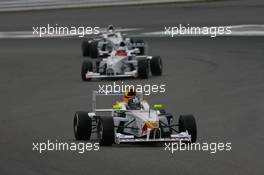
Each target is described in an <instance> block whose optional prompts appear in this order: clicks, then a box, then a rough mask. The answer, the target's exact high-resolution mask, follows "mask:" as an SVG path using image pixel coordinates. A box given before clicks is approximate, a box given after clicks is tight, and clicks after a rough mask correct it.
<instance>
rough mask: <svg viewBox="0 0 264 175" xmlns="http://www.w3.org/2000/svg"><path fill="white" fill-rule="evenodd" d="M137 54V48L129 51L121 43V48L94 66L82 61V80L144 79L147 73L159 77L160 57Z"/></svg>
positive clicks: (89, 61) (87, 61) (160, 71)
mask: <svg viewBox="0 0 264 175" xmlns="http://www.w3.org/2000/svg"><path fill="white" fill-rule="evenodd" d="M138 52H139V50H138V48H135V49H129V48H128V47H126V46H125V44H124V43H123V45H122V43H121V46H120V47H119V48H118V49H116V50H113V51H112V52H111V53H110V55H109V56H108V57H107V58H103V59H101V60H96V62H95V63H94V64H93V62H92V61H91V60H84V61H83V63H82V68H81V77H82V80H83V81H89V80H91V79H96V78H97V79H98V78H117V77H123V78H124V77H138V78H142V79H146V78H148V77H149V72H151V74H152V75H154V76H160V75H161V74H162V60H161V57H159V56H143V55H137V53H138ZM149 68H150V69H149Z"/></svg>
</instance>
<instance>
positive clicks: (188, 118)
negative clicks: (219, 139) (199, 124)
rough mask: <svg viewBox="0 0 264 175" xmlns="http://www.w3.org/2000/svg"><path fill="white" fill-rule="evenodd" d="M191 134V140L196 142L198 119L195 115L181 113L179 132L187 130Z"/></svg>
mask: <svg viewBox="0 0 264 175" xmlns="http://www.w3.org/2000/svg"><path fill="white" fill-rule="evenodd" d="M186 130H187V131H188V133H189V134H190V135H191V142H192V143H193V142H195V141H196V138H197V128H196V121H195V118H194V117H193V115H181V116H180V118H179V132H185V131H186Z"/></svg>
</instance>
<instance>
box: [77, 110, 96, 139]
mask: <svg viewBox="0 0 264 175" xmlns="http://www.w3.org/2000/svg"><path fill="white" fill-rule="evenodd" d="M73 132H74V136H75V139H76V140H89V139H90V137H91V132H92V119H91V118H90V117H89V116H88V112H76V113H75V115H74V119H73Z"/></svg>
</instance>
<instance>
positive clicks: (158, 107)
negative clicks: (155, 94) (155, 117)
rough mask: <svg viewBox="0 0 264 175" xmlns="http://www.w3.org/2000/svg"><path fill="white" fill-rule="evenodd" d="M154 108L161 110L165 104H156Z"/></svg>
mask: <svg viewBox="0 0 264 175" xmlns="http://www.w3.org/2000/svg"><path fill="white" fill-rule="evenodd" d="M153 108H154V109H155V110H161V109H163V105H162V104H154V106H153Z"/></svg>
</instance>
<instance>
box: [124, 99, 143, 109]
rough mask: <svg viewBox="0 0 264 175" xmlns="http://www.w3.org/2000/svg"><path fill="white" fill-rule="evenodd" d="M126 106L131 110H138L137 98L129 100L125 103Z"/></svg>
mask: <svg viewBox="0 0 264 175" xmlns="http://www.w3.org/2000/svg"><path fill="white" fill-rule="evenodd" d="M127 106H128V108H129V109H132V110H136V109H140V102H139V100H138V98H137V97H134V98H130V99H129V100H128V102H127Z"/></svg>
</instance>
